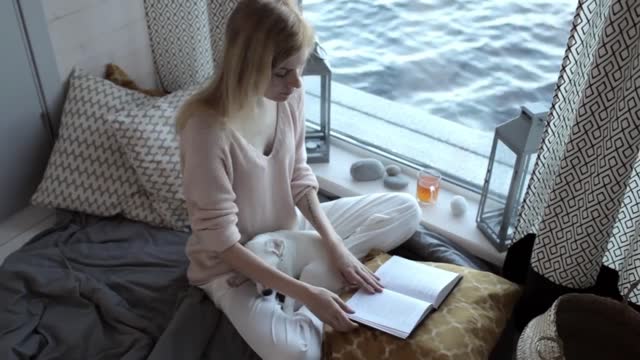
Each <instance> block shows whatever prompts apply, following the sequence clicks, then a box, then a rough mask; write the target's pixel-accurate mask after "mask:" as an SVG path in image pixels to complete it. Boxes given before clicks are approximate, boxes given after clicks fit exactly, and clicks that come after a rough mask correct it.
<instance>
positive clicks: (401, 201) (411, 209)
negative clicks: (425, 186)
mask: <svg viewBox="0 0 640 360" xmlns="http://www.w3.org/2000/svg"><path fill="white" fill-rule="evenodd" d="M393 195H394V197H395V198H396V199H395V201H396V202H397V203H398V206H397V209H398V221H399V222H403V223H405V224H403V225H405V226H407V227H408V228H409V229H412V230H413V231H415V230H416V229H417V228H418V224H420V220H421V219H422V209H421V208H420V205H419V204H418V201H417V200H416V198H415V197H414V196H412V195H410V194H407V193H394V194H393Z"/></svg>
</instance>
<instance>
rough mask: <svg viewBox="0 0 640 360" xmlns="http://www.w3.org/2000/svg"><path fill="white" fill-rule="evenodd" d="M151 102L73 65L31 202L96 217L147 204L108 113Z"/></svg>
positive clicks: (138, 94)
mask: <svg viewBox="0 0 640 360" xmlns="http://www.w3.org/2000/svg"><path fill="white" fill-rule="evenodd" d="M152 101H154V98H151V97H149V96H146V95H143V94H141V93H138V92H135V91H132V90H128V89H125V88H122V87H120V86H118V85H115V84H113V83H112V82H110V81H107V80H105V79H101V78H99V77H95V76H92V75H90V74H87V73H85V72H84V71H82V70H80V69H77V68H76V69H74V71H73V73H72V74H71V76H70V78H69V90H68V93H67V97H66V99H65V103H64V108H63V113H62V118H61V121H60V129H59V137H58V139H57V140H56V142H55V145H54V147H53V150H52V152H51V156H50V158H49V161H48V163H47V168H46V170H45V173H44V176H43V179H42V181H41V183H40V184H39V186H38V188H37V189H36V192H35V193H34V195H33V196H32V198H31V202H32V203H33V204H34V205H36V206H43V207H53V208H62V209H68V210H73V211H78V212H83V213H88V214H92V215H98V216H112V215H116V214H118V213H121V212H122V210H123V208H124V206H132V204H134V205H135V206H137V207H138V208H145V207H146V208H150V204H149V199H147V198H146V197H145V194H144V192H143V191H141V189H140V187H139V186H138V183H137V181H136V176H135V171H134V170H133V168H131V166H130V165H129V164H128V163H127V162H126V159H125V156H124V153H123V152H122V150H121V149H120V147H119V146H118V143H117V142H116V140H115V139H114V138H113V137H112V136H111V132H110V131H109V126H108V123H107V118H108V116H109V115H110V114H114V113H116V112H119V111H123V110H125V109H132V108H136V107H139V106H145V105H148V104H150V103H152Z"/></svg>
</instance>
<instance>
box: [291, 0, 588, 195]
mask: <svg viewBox="0 0 640 360" xmlns="http://www.w3.org/2000/svg"><path fill="white" fill-rule="evenodd" d="M576 6H577V1H576V0H530V1H520V0H487V1H477V0H331V1H326V0H304V1H303V11H304V15H305V17H306V18H307V19H309V20H310V22H311V23H312V24H313V25H314V27H315V29H316V31H317V34H318V38H319V40H320V43H321V44H322V47H323V48H324V49H325V50H326V52H327V55H328V56H327V57H328V59H329V62H330V64H331V66H332V69H333V74H334V75H333V82H334V85H333V94H332V97H333V101H334V105H333V108H332V122H333V123H332V125H333V129H334V130H337V131H339V132H342V133H345V134H348V135H349V136H352V137H355V138H359V139H361V140H363V141H365V142H367V143H371V144H374V145H376V146H379V147H382V148H385V149H388V150H390V151H393V152H396V153H399V154H402V155H404V156H407V157H408V158H412V159H415V160H417V161H418V162H421V163H426V164H429V165H432V166H435V167H438V168H441V169H442V170H444V171H445V172H447V173H449V174H451V175H452V176H454V177H458V178H460V179H462V180H464V181H466V182H468V183H472V184H475V185H476V186H480V185H481V184H482V181H483V180H484V174H485V171H486V165H487V157H488V155H489V152H490V150H491V140H492V138H493V131H494V128H495V126H497V125H498V124H500V123H503V122H505V121H507V120H510V119H512V118H514V117H517V116H518V114H519V113H520V106H522V105H525V106H534V107H537V109H543V110H545V111H546V110H548V109H549V106H550V104H551V100H552V96H553V91H554V88H555V83H556V80H557V78H558V73H559V70H560V65H561V62H562V57H563V55H564V50H565V47H566V43H567V38H568V35H569V30H570V28H571V21H572V18H573V14H574V12H575V8H576ZM306 86H307V91H308V96H307V98H308V99H309V100H308V101H309V102H310V103H311V104H310V106H307V109H309V114H308V116H309V117H310V118H311V119H313V118H314V117H315V115H314V110H313V101H314V99H313V98H314V94H315V90H314V87H315V86H316V84H315V83H314V82H313V80H311V81H309V82H308V83H307V84H306Z"/></svg>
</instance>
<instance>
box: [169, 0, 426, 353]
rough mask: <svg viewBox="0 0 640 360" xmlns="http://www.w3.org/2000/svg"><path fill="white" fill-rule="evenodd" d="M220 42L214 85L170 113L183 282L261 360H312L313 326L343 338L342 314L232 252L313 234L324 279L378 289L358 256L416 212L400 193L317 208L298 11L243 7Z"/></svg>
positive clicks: (400, 230) (334, 303) (327, 296)
mask: <svg viewBox="0 0 640 360" xmlns="http://www.w3.org/2000/svg"><path fill="white" fill-rule="evenodd" d="M225 44H226V45H225V48H224V51H223V58H222V61H221V63H220V64H219V65H218V71H217V74H216V76H215V77H214V78H213V80H212V82H211V83H210V84H208V86H206V87H204V88H203V89H202V90H201V91H200V92H199V93H197V94H195V95H194V96H193V97H192V98H190V99H189V100H188V101H187V102H186V103H185V105H184V106H183V107H182V109H181V111H180V113H179V115H178V131H179V134H180V149H181V160H182V173H183V177H184V178H183V179H184V194H185V198H186V201H187V207H188V211H189V217H190V221H191V226H192V235H191V237H190V239H189V241H188V244H187V255H188V257H189V259H190V265H189V269H188V277H189V280H190V282H191V283H192V284H193V285H196V286H200V287H201V288H202V289H203V290H204V291H205V292H206V293H207V294H208V295H209V297H210V298H211V299H212V300H213V301H214V303H215V304H216V306H217V307H218V308H220V309H221V310H222V311H223V312H224V313H225V314H226V315H227V316H228V317H229V319H230V320H231V322H232V323H233V324H234V326H235V327H236V328H237V330H238V332H239V333H240V334H241V335H242V337H243V338H244V339H245V341H247V343H248V344H249V345H250V346H251V347H252V348H253V349H254V350H255V351H256V353H257V354H258V355H259V356H261V357H262V358H264V359H302V358H305V359H307V358H309V359H319V358H320V355H321V339H322V323H323V322H324V323H327V324H329V325H330V326H332V327H333V328H335V329H337V330H341V331H348V330H351V329H353V328H355V327H356V324H355V323H353V322H352V321H350V320H349V318H348V316H347V314H348V313H351V312H352V311H351V309H349V307H348V306H347V305H346V304H345V303H344V302H342V300H340V298H339V297H338V296H337V295H336V294H335V293H333V292H331V291H329V290H327V289H323V288H319V287H315V286H311V285H309V284H305V283H302V282H301V281H299V280H297V279H294V278H292V277H290V276H288V275H286V274H284V273H282V272H280V271H278V270H276V269H274V268H272V267H269V266H267V265H266V264H265V263H264V262H263V261H262V260H261V259H260V258H258V257H257V256H255V255H254V254H253V253H251V252H250V251H248V250H247V249H246V248H245V247H244V246H243V245H242V244H243V243H245V242H246V241H247V240H249V239H251V238H252V237H254V236H255V235H257V234H260V233H265V232H271V231H276V230H282V229H300V230H309V229H312V228H313V229H315V230H317V231H318V233H319V234H320V235H321V238H322V241H323V244H324V247H325V248H326V250H327V254H328V255H329V258H330V259H331V263H330V264H327V265H326V269H327V271H331V272H332V273H334V274H340V275H339V276H341V277H342V280H343V284H345V285H349V286H354V287H355V286H357V287H361V288H364V289H365V290H366V291H369V292H375V291H382V286H381V285H380V282H379V279H378V278H376V276H375V275H373V274H372V273H371V272H370V271H369V270H368V269H367V268H366V267H365V266H363V265H362V263H361V262H359V261H358V257H363V256H364V255H366V254H367V252H368V251H369V250H370V249H372V248H380V249H383V250H390V249H392V248H394V247H396V246H398V245H399V244H401V243H402V242H403V241H405V240H406V239H408V238H409V236H411V234H412V233H413V232H414V231H415V230H416V227H417V225H418V221H419V214H420V211H419V207H418V205H417V202H416V201H415V199H414V198H413V197H411V196H408V195H406V194H379V195H372V196H364V197H354V198H346V199H340V200H337V201H333V202H329V203H323V204H320V202H319V201H318V197H317V189H318V183H317V181H316V179H315V176H314V175H313V173H312V171H311V169H310V167H309V166H308V165H307V164H306V153H305V146H304V133H305V126H304V114H303V98H304V96H303V92H302V90H301V86H302V79H301V72H302V68H303V66H304V64H305V61H306V58H307V55H308V54H309V52H310V51H311V49H312V47H313V45H314V32H313V30H312V28H311V27H310V26H309V25H308V23H307V22H306V21H305V20H304V19H303V18H302V16H301V14H300V13H299V11H298V9H297V5H294V4H292V3H290V2H289V1H286V0H241V1H240V3H239V4H238V5H237V7H236V8H235V10H234V11H233V13H232V14H231V16H230V18H229V20H228V24H227V28H226V37H225ZM296 208H297V210H296ZM237 273H240V274H242V275H244V276H246V277H247V278H249V279H251V280H253V281H256V282H260V283H262V284H263V285H264V286H265V287H268V288H272V289H275V290H277V291H278V292H280V293H282V294H284V295H286V296H291V297H292V298H294V299H297V300H298V301H299V302H300V303H302V304H304V306H303V307H301V308H300V309H299V310H297V311H296V312H295V313H294V314H286V313H284V312H283V311H282V310H281V309H280V307H279V304H278V302H277V301H275V300H273V299H272V300H265V298H261V297H259V296H257V294H256V290H255V286H254V285H252V284H251V283H250V282H245V283H242V284H237V283H231V282H230V281H228V280H230V279H232V278H235V277H234V276H233V274H237ZM336 276H338V275H336ZM331 290H333V291H337V289H331Z"/></svg>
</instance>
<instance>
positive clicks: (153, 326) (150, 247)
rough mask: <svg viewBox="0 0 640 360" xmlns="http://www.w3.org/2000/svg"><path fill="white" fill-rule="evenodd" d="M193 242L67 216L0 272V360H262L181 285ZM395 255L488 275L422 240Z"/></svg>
mask: <svg viewBox="0 0 640 360" xmlns="http://www.w3.org/2000/svg"><path fill="white" fill-rule="evenodd" d="M186 239H187V234H185V233H181V232H175V231H169V230H164V229H158V228H154V227H151V226H148V225H145V224H141V223H137V222H132V221H127V220H124V219H120V218H114V219H104V218H92V217H86V216H67V217H65V218H64V219H63V221H61V222H60V223H59V224H58V225H56V226H55V227H53V228H51V229H49V230H47V231H45V232H43V233H41V234H39V235H37V236H36V237H35V238H34V239H32V240H31V241H30V242H29V243H28V244H27V245H25V246H24V247H23V248H22V249H20V250H19V251H17V252H16V253H13V254H12V255H10V256H9V257H8V258H7V259H6V261H5V263H4V264H3V265H2V267H1V268H0V359H7V360H9V359H27V358H29V359H153V360H165V359H167V360H168V359H185V360H189V359H194V360H199V359H217V358H221V359H222V358H224V359H257V356H256V355H255V354H254V353H253V352H252V351H251V349H250V348H249V347H248V346H247V345H246V343H244V341H243V340H242V338H241V337H240V336H239V335H238V333H237V332H236V331H235V329H234V328H233V326H232V325H231V324H230V322H229V321H228V319H227V318H226V317H225V316H224V314H222V313H221V312H220V311H218V310H217V309H216V308H215V306H214V305H213V303H212V302H211V301H210V300H208V299H207V298H206V295H205V294H204V293H203V292H202V291H201V290H199V289H198V288H194V287H190V286H189V285H188V283H187V280H186V278H185V270H186V266H187V259H186V257H185V254H184V246H185V241H186ZM397 251H398V253H399V254H401V255H404V256H407V257H412V258H416V259H421V260H432V261H445V262H452V263H456V264H460V265H465V266H470V267H475V268H483V267H484V266H485V265H484V264H483V263H482V262H479V261H477V260H476V259H474V258H472V257H470V256H467V255H465V254H463V253H462V252H461V251H460V250H459V249H456V248H455V247H454V246H452V245H451V244H450V243H448V242H447V241H446V240H445V239H442V238H438V237H436V236H433V234H429V233H428V232H426V231H425V230H421V231H418V232H416V234H415V235H414V236H413V237H412V238H411V239H410V240H409V241H408V242H407V243H406V244H405V245H403V246H402V247H401V248H399V249H397Z"/></svg>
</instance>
